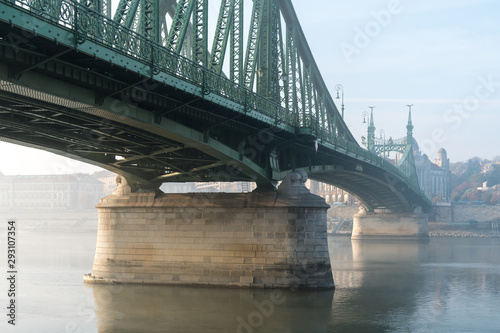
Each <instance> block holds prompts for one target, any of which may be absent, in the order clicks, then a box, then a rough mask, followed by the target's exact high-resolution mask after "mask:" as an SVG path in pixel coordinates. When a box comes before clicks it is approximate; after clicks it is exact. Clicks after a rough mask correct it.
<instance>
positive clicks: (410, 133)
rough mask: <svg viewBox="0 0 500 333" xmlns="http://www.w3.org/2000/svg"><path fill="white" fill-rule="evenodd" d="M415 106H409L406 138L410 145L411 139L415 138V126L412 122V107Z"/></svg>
mask: <svg viewBox="0 0 500 333" xmlns="http://www.w3.org/2000/svg"><path fill="white" fill-rule="evenodd" d="M412 106H413V104H409V105H407V107H408V109H409V111H408V125H406V137H407V138H408V143H411V142H410V140H409V139H410V138H412V137H413V124H412V122H411V107H412Z"/></svg>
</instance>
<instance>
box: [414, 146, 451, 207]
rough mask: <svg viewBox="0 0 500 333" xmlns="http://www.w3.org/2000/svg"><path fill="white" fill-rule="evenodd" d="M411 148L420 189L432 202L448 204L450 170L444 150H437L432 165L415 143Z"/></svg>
mask: <svg viewBox="0 0 500 333" xmlns="http://www.w3.org/2000/svg"><path fill="white" fill-rule="evenodd" d="M412 148H413V156H414V159H415V168H416V171H417V176H418V183H419V185H420V188H421V189H422V190H423V191H424V193H425V195H426V196H427V197H428V198H429V199H431V200H432V202H450V201H451V170H450V160H449V159H448V154H447V153H446V150H445V149H444V148H441V149H439V151H438V152H437V154H436V159H435V160H434V163H432V162H431V161H430V160H429V157H428V156H427V155H426V154H422V153H421V152H420V149H419V147H418V144H417V142H416V141H414V142H413V146H412Z"/></svg>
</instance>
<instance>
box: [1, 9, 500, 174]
mask: <svg viewBox="0 0 500 333" xmlns="http://www.w3.org/2000/svg"><path fill="white" fill-rule="evenodd" d="M113 1H116V0H113ZM209 3H210V12H211V13H215V12H216V11H217V8H218V3H219V2H217V3H215V1H211V0H209ZM292 3H293V4H294V7H295V10H296V12H297V15H298V17H299V20H300V23H301V25H302V29H303V30H304V33H305V35H306V38H307V41H308V44H309V47H310V48H311V50H312V53H313V55H314V57H315V59H316V62H317V64H318V67H319V69H320V72H321V74H322V76H323V79H324V80H325V82H326V84H327V86H328V88H329V90H330V93H331V95H332V96H333V97H335V96H336V92H335V86H336V85H337V84H341V85H342V86H343V92H344V107H345V118H344V119H345V121H346V123H347V125H348V126H349V128H350V130H351V132H352V133H353V135H354V137H355V138H356V139H357V140H358V142H359V143H361V136H363V135H364V136H366V125H367V124H366V123H363V113H364V112H368V111H369V110H370V109H369V107H370V106H374V107H375V108H374V121H375V126H376V134H377V136H380V135H381V133H383V134H385V137H386V138H388V137H389V136H392V137H393V138H394V139H397V138H400V137H403V136H405V135H406V123H407V119H408V107H407V105H413V106H412V116H413V125H414V127H415V128H414V130H413V133H414V137H415V138H416V139H417V141H418V143H419V146H420V150H421V151H422V153H425V154H427V155H428V156H429V158H430V159H431V161H432V160H434V158H435V156H436V153H437V151H438V150H439V149H440V148H441V147H443V148H445V149H446V150H447V152H448V157H449V159H450V162H452V163H453V162H459V161H466V160H467V159H469V158H471V157H475V156H478V157H480V158H487V159H492V158H493V157H495V156H500V145H499V143H500V113H499V111H500V20H499V19H498V13H500V2H498V1H495V0H440V1H435V0H419V1H417V0H413V1H412V0H352V1H339V0H309V1H304V0H292ZM336 103H337V106H338V108H339V110H340V100H336ZM381 131H382V132H381ZM0 154H1V155H0V156H2V159H1V163H0V172H2V173H4V174H9V175H14V174H55V173H70V172H93V171H97V170H101V169H99V168H97V167H94V166H91V165H88V164H85V163H81V162H77V161H73V160H70V159H67V158H63V157H59V156H57V155H54V154H51V153H47V152H43V151H40V150H33V149H28V148H24V147H21V146H18V145H11V144H7V143H3V142H0Z"/></svg>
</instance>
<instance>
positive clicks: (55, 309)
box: [0, 229, 500, 333]
mask: <svg viewBox="0 0 500 333" xmlns="http://www.w3.org/2000/svg"><path fill="white" fill-rule="evenodd" d="M2 235H5V233H2ZM2 238H3V236H2ZM95 240H96V234H95V233H90V232H87V233H70V232H67V233H63V232H59V233H54V232H53V233H48V232H34V231H23V230H22V229H21V232H20V234H19V240H18V249H19V251H18V267H19V274H18V283H17V287H16V288H17V303H16V305H17V313H16V326H15V327H13V326H12V325H8V324H7V319H8V318H7V317H6V316H5V314H6V312H7V310H6V306H7V302H8V300H7V297H6V296H7V290H8V285H7V281H6V279H2V280H1V282H0V295H1V296H0V304H1V308H2V309H4V310H2V312H4V313H3V314H2V316H1V317H0V318H3V319H2V320H1V323H0V332H40V333H41V332H48V333H49V332H50V333H54V332H72V333H76V332H80V333H86V332H99V333H108V332H109V333H111V332H116V333H118V332H120V333H127V332H200V333H210V332H228V333H229V332H245V333H248V332H254V333H260V332H273V333H276V332H300V333H305V332H311V333H315V332H500V322H499V320H498V318H500V310H499V309H500V239H498V238H497V239H485V238H481V239H479V238H432V239H431V240H430V242H427V243H418V242H397V241H395V242H367V241H362V242H361V241H357V242H351V240H350V239H349V238H347V237H330V238H329V245H330V256H331V261H332V268H333V276H334V280H335V284H336V289H335V291H313V292H304V291H272V290H248V289H228V288H194V287H172V286H140V285H113V286H110V285H85V284H83V274H85V273H89V272H90V271H91V269H92V261H93V256H94V247H95ZM0 246H1V247H2V249H5V242H4V241H3V239H2V243H1V244H0ZM2 251H5V250H2ZM3 261H4V260H2V265H0V267H1V269H2V270H3V271H4V272H6V271H7V268H6V263H4V262H3Z"/></svg>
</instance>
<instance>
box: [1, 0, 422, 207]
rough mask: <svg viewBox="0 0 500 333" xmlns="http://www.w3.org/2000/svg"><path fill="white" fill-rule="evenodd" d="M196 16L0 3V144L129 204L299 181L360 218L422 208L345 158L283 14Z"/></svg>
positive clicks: (373, 161) (405, 184) (161, 6)
mask: <svg viewBox="0 0 500 333" xmlns="http://www.w3.org/2000/svg"><path fill="white" fill-rule="evenodd" d="M208 4H209V1H208V0H177V1H174V0H121V1H120V2H119V3H118V6H117V9H116V11H115V12H114V13H112V10H111V4H110V1H107V0H0V12H2V16H1V17H0V33H1V35H0V36H1V39H0V56H1V59H2V61H3V63H2V64H0V121H1V123H0V137H2V139H3V140H7V141H10V142H15V143H19V144H24V145H28V146H33V147H37V148H42V149H45V150H48V151H52V152H55V153H58V154H63V155H67V156H70V157H72V158H76V159H80V160H83V161H86V162H90V163H93V164H96V165H99V166H102V167H103V168H106V169H108V170H112V171H114V172H117V173H120V174H122V175H124V176H126V177H128V178H129V179H134V184H135V185H134V190H137V189H146V188H155V187H157V186H158V184H161V183H162V182H167V181H175V182H178V181H195V182H210V181H235V180H237V181H238V180H239V181H256V182H257V183H258V184H267V183H270V182H273V181H276V180H280V179H282V177H283V176H284V175H285V174H286V173H288V172H290V171H291V170H294V169H297V168H302V169H308V171H309V172H310V174H311V178H314V177H316V178H317V179H318V180H322V181H326V182H327V183H332V184H334V185H335V184H336V185H339V184H340V185H343V186H341V187H343V188H345V189H347V190H349V191H351V192H352V193H354V194H358V196H359V197H360V198H363V197H365V198H371V199H366V200H365V204H366V205H367V206H368V207H371V208H384V207H389V206H391V205H392V206H394V207H396V206H397V209H400V210H401V209H405V210H408V209H411V207H413V206H415V205H420V206H422V205H425V204H426V201H425V199H422V198H423V196H421V195H420V191H419V188H418V184H417V183H416V179H413V178H412V175H411V174H407V173H406V171H405V170H404V169H398V168H396V167H395V166H393V165H390V164H389V163H384V160H383V159H382V158H380V157H378V156H376V155H375V154H373V153H371V152H369V151H367V150H364V149H362V148H361V147H359V145H358V144H357V142H356V141H355V139H354V137H353V136H352V134H351V133H350V131H349V130H348V128H347V126H346V125H345V123H344V121H343V119H342V117H341V116H340V114H339V112H338V110H337V108H336V106H335V104H334V102H333V99H332V98H331V96H330V94H329V92H328V90H327V87H326V84H325V83H324V81H323V79H322V77H321V75H320V72H319V69H318V67H317V65H316V63H315V61H314V59H313V56H312V52H311V51H310V49H309V47H308V45H307V41H306V38H305V36H304V33H303V31H302V29H301V27H300V25H299V22H298V19H297V16H296V13H295V11H294V9H293V6H292V4H291V1H290V0H254V1H253V2H252V5H251V13H250V15H245V13H244V11H245V9H246V8H247V7H248V6H247V7H245V3H244V0H221V1H220V7H219V11H218V14H217V17H216V20H214V22H215V21H216V24H215V25H213V24H212V25H211V24H209V15H208V13H209V7H208ZM209 36H211V37H209ZM367 170H372V171H370V172H368V171H367ZM344 171H345V172H344ZM381 175H382V177H381ZM384 175H385V177H386V178H387V175H390V177H389V178H390V179H392V180H395V181H391V182H389V183H388V184H386V183H387V182H385V183H384V181H380V182H375V183H377V184H379V185H380V184H382V185H383V186H384V187H385V188H386V190H387V200H386V202H385V203H383V202H382V201H384V200H381V199H380V198H377V196H370V195H368V194H367V193H368V191H367V183H366V182H365V183H363V181H362V180H363V179H364V180H365V181H367V179H368V182H370V180H369V179H371V180H373V179H377V178H378V179H380V178H382V179H383V177H384ZM342 177H344V178H342ZM356 177H358V178H359V179H358V180H360V181H359V182H358V183H356V181H357V180H356ZM341 179H343V180H341ZM351 180H352V184H351ZM372 183H373V181H372ZM356 184H357V185H356ZM384 184H385V185H384ZM400 191H406V192H407V193H410V196H412V198H413V199H411V200H406V201H405V200H403V199H402V197H404V196H405V195H404V194H402V195H400V194H397V195H394V193H396V192H397V193H399V192H400ZM365 192H367V193H365ZM391 193H392V194H391ZM394 198H395V199H394ZM412 200H413V201H412ZM422 200H423V201H422ZM399 201H402V202H403V203H396V202H399ZM409 201H412V202H413V203H412V202H409ZM398 205H399V206H398Z"/></svg>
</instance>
